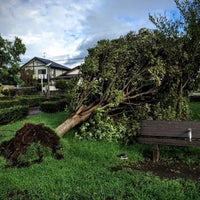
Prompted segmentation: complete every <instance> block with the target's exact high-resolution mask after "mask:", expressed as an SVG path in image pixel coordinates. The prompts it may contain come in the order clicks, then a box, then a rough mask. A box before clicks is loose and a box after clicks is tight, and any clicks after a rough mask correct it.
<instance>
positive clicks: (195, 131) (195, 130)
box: [140, 120, 200, 138]
mask: <svg viewBox="0 0 200 200" xmlns="http://www.w3.org/2000/svg"><path fill="white" fill-rule="evenodd" d="M188 128H191V129H192V138H200V122H192V121H160V120H143V121H142V122H141V130H140V134H141V135H143V136H145V135H146V136H165V137H179V138H187V137H188Z"/></svg>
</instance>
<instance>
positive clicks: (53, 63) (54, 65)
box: [22, 57, 70, 70]
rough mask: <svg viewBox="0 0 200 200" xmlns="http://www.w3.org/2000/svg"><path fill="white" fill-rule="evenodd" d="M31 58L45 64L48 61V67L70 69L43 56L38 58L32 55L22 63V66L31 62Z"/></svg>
mask: <svg viewBox="0 0 200 200" xmlns="http://www.w3.org/2000/svg"><path fill="white" fill-rule="evenodd" d="M33 60H38V61H40V62H42V63H43V64H45V65H48V64H49V63H50V65H49V66H50V67H52V68H56V69H63V70H70V68H68V67H66V66H64V65H60V64H58V63H56V62H54V61H52V60H49V59H45V58H39V57H34V58H32V59H31V60H29V61H28V62H27V63H25V64H24V65H22V67H24V66H26V65H27V64H28V63H30V62H32V61H33Z"/></svg>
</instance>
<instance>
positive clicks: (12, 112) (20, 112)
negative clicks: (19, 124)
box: [0, 106, 29, 125]
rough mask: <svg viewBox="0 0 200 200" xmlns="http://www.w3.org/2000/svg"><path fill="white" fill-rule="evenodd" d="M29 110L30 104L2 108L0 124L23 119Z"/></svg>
mask: <svg viewBox="0 0 200 200" xmlns="http://www.w3.org/2000/svg"><path fill="white" fill-rule="evenodd" d="M28 112H29V107H28V106H14V107H10V108H4V109H0V125H3V124H7V123H9V122H15V121H17V120H19V119H22V118H24V117H26V116H27V115H28Z"/></svg>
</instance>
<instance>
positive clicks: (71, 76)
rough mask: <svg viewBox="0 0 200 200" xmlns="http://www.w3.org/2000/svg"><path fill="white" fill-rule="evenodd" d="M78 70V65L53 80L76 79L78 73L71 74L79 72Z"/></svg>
mask: <svg viewBox="0 0 200 200" xmlns="http://www.w3.org/2000/svg"><path fill="white" fill-rule="evenodd" d="M79 69H80V66H79V65H78V66H76V67H74V68H73V69H70V70H69V71H67V72H64V73H63V74H61V75H60V76H57V77H56V78H54V79H70V78H73V77H76V76H77V75H78V74H79V73H73V72H75V71H76V70H79Z"/></svg>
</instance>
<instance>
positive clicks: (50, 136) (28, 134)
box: [0, 123, 63, 167]
mask: <svg viewBox="0 0 200 200" xmlns="http://www.w3.org/2000/svg"><path fill="white" fill-rule="evenodd" d="M32 144H38V145H36V155H37V157H38V158H37V159H35V160H33V161H27V162H26V161H25V162H22V161H20V157H21V156H22V155H25V154H26V152H27V150H28V148H29V147H30V146H31V145H32ZM41 146H43V147H48V148H50V149H51V152H52V154H53V155H54V156H55V158H56V159H62V158H63V155H62V154H60V153H58V150H59V148H60V138H59V136H58V135H57V134H56V133H55V132H54V131H53V130H52V129H50V128H48V127H46V126H44V124H33V123H26V124H25V125H24V126H23V127H22V128H21V129H19V130H18V131H16V134H15V136H14V137H13V138H12V139H11V140H9V141H5V142H3V143H1V144H0V155H1V156H4V157H5V158H6V160H7V161H8V163H9V165H8V166H9V167H28V166H30V165H31V164H33V163H40V162H42V161H43V153H42V151H41V149H40V147H41Z"/></svg>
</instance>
